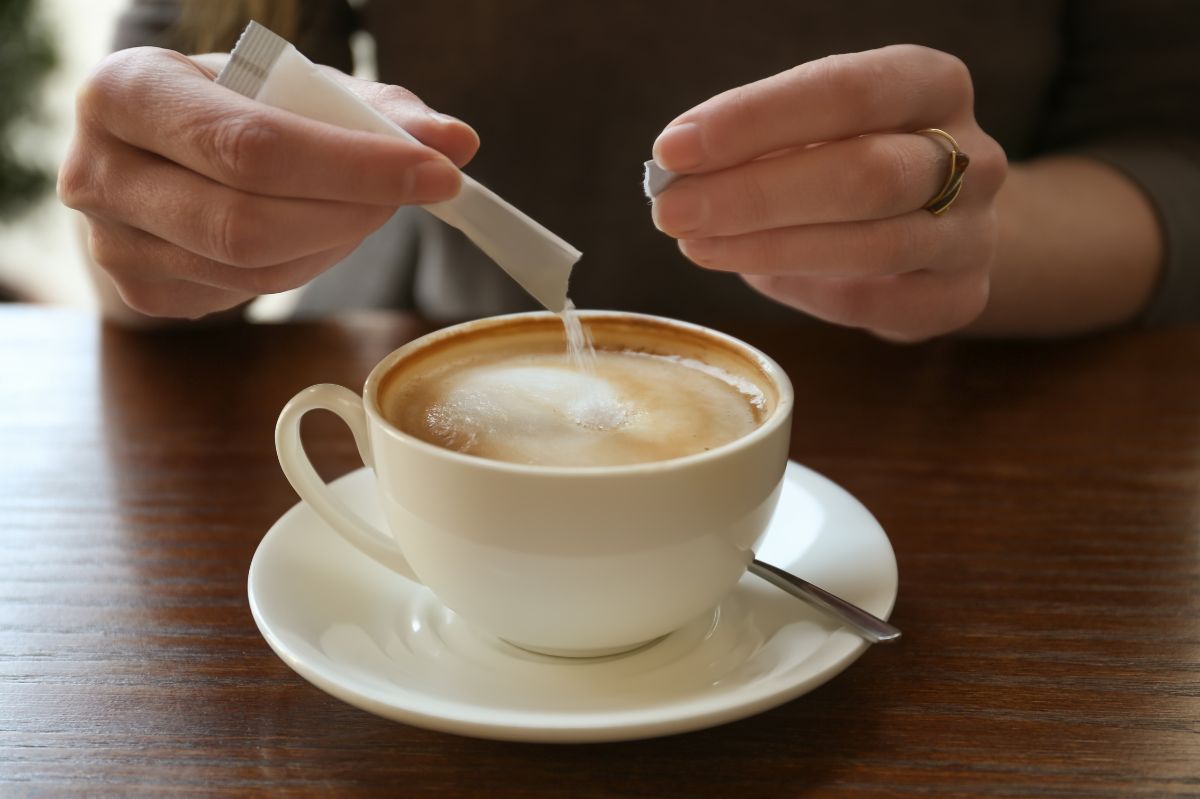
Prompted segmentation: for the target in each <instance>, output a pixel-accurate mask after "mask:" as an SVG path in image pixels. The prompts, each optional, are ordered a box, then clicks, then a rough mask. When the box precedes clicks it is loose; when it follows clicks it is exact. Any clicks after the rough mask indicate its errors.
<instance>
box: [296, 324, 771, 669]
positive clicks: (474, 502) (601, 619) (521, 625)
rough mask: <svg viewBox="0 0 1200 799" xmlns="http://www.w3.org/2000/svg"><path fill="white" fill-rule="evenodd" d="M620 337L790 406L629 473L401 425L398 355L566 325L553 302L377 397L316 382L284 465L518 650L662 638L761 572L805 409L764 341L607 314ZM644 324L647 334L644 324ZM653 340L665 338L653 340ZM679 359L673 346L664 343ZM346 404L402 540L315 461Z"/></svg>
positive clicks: (385, 555)
mask: <svg viewBox="0 0 1200 799" xmlns="http://www.w3.org/2000/svg"><path fill="white" fill-rule="evenodd" d="M581 316H582V318H583V320H584V323H585V324H586V325H588V326H589V327H590V328H591V329H592V334H593V336H595V337H597V339H598V341H597V344H598V346H601V347H603V346H604V345H605V341H604V335H605V334H604V331H605V330H606V329H608V328H606V326H609V327H611V328H612V330H614V331H617V330H618V329H619V330H620V331H621V332H620V333H619V334H618V333H617V332H614V333H613V334H612V335H613V336H617V337H624V338H629V337H630V336H632V337H633V338H635V339H636V338H637V337H638V335H639V333H638V331H639V328H644V329H645V331H646V332H647V340H649V339H654V338H656V337H657V339H661V338H662V337H663V335H668V334H669V336H677V337H678V338H679V340H680V341H686V343H687V344H688V346H689V347H690V348H691V349H692V351H695V349H696V347H700V348H701V349H710V350H711V351H712V352H714V353H719V354H720V356H721V357H722V358H725V359H729V358H731V357H733V358H737V359H741V361H744V363H745V364H746V365H747V366H748V368H749V369H750V370H752V371H753V373H754V375H755V380H756V381H757V383H758V384H759V385H760V386H761V388H762V389H763V390H764V391H765V392H766V393H767V394H768V395H769V396H770V397H771V398H772V402H771V403H770V409H769V411H768V412H767V415H766V416H765V418H764V419H763V420H762V422H761V423H760V424H759V425H758V427H756V428H755V429H754V430H753V431H751V432H750V433H748V434H747V435H745V436H743V437H741V438H739V439H737V440H734V441H732V442H730V443H727V444H724V445H721V446H718V447H716V448H714V449H712V450H709V451H706V452H701V453H698V454H694V455H687V456H684V457H679V458H674V459H671V460H662V461H651V462H645V463H637V464H632V465H627V466H595V467H579V466H544V465H533V466H531V465H524V464H517V463H510V462H505V461H499V460H490V459H486V458H481V457H476V456H474V455H468V454H463V453H460V452H455V451H452V450H449V449H443V448H441V447H438V446H435V445H433V444H430V443H427V442H425V441H422V440H420V439H418V438H416V437H415V436H412V435H409V434H407V433H405V432H403V431H401V430H399V429H398V428H397V427H395V426H394V425H392V424H390V423H389V422H388V421H387V420H386V419H384V417H383V414H382V412H381V410H380V405H379V390H380V384H381V381H382V380H383V378H384V376H385V375H387V374H388V373H389V371H391V370H392V369H394V368H395V367H396V366H397V364H400V363H402V362H404V361H405V360H406V359H410V358H412V357H413V356H414V355H416V354H417V353H422V352H426V351H428V350H429V348H430V347H433V346H437V347H445V346H446V345H447V342H450V343H453V340H454V339H456V338H460V337H463V336H464V335H465V334H470V335H473V336H478V335H480V334H484V335H488V336H495V335H504V331H505V329H506V328H509V329H512V326H514V325H526V326H528V325H529V324H534V323H536V324H544V325H547V326H559V328H560V329H561V322H560V321H559V319H558V317H556V316H554V315H552V314H548V313H544V312H538V313H533V314H514V315H510V316H499V317H491V318H487V319H480V320H476V321H473V322H467V323H465V324H461V325H456V326H454V327H450V328H446V329H444V330H439V331H437V332H434V333H431V334H429V335H427V336H424V337H422V338H419V339H416V340H414V341H412V342H409V343H408V344H405V345H404V346H402V347H400V348H399V349H397V350H396V351H394V352H393V353H391V354H390V355H388V356H387V357H386V358H384V359H383V360H382V361H381V362H380V363H379V364H378V365H377V366H376V367H375V368H374V369H373V370H372V371H371V374H370V376H369V377H368V378H367V382H366V386H365V387H364V389H363V395H362V396H361V397H360V396H359V395H357V394H355V393H354V392H352V391H350V390H348V389H346V388H343V387H341V386H335V385H329V384H324V385H317V386H312V387H310V388H307V389H304V390H303V391H301V392H300V393H298V394H297V395H296V396H295V397H293V398H292V400H291V401H290V402H288V404H287V405H286V406H285V407H284V409H283V411H282V413H281V414H280V417H279V422H278V425H277V427H276V434H275V441H276V448H277V450H278V454H279V462H280V464H281V465H282V467H283V471H284V474H285V475H286V476H287V478H288V480H289V481H290V482H291V484H292V486H293V487H294V488H295V489H296V492H297V493H298V494H299V495H300V497H301V498H302V499H304V501H306V502H307V503H308V504H309V505H310V506H311V507H312V508H313V509H314V510H315V511H316V512H317V513H318V514H319V515H320V516H321V517H322V518H323V519H324V520H325V521H326V522H327V523H328V524H329V525H330V527H332V528H333V529H334V530H335V531H337V532H338V533H340V534H341V535H342V536H343V537H344V538H345V539H346V540H347V541H348V542H350V543H351V544H353V545H354V546H355V547H357V548H358V549H359V550H360V551H362V552H363V553H364V554H366V555H368V556H370V557H371V558H373V559H375V560H376V561H378V562H379V563H381V564H383V565H385V566H386V567H388V568H390V569H391V570H393V571H394V572H396V574H397V575H398V577H397V579H401V578H407V579H409V580H414V581H417V582H420V583H423V584H424V585H426V586H428V587H429V588H430V589H431V590H432V591H433V593H434V594H435V595H437V597H438V598H439V599H440V600H441V601H442V602H443V603H444V604H445V605H446V606H447V607H449V608H450V609H451V610H453V611H454V612H455V613H457V614H458V615H459V616H461V617H462V618H463V619H465V620H466V621H468V622H469V623H471V625H472V626H474V627H475V628H477V629H479V630H481V631H483V632H485V633H489V634H492V635H495V636H498V637H500V638H502V639H504V640H506V641H508V642H510V643H513V644H515V645H517V646H520V647H524V648H526V649H531V650H535V651H539V652H545V653H549V654H555V655H566V656H595V655H602V654H609V653H614V652H619V651H623V650H627V649H631V648H634V647H637V646H640V645H642V644H644V643H647V642H650V641H653V640H655V639H657V638H659V637H661V636H663V635H665V634H667V633H669V632H671V631H672V630H674V629H677V628H678V627H680V626H682V625H684V624H685V623H687V622H688V621H690V620H692V619H694V618H695V617H696V616H698V615H700V614H702V613H705V612H708V611H711V609H713V608H714V607H715V606H716V605H717V604H718V603H719V601H720V600H721V598H722V596H724V595H725V594H726V593H727V592H728V591H729V590H730V589H731V588H732V587H733V586H734V585H735V584H736V583H737V581H738V580H739V578H740V577H741V576H742V574H743V573H744V572H745V570H746V568H747V566H748V565H749V563H750V561H751V559H752V558H753V550H754V547H755V546H756V545H757V543H758V541H759V539H760V538H761V537H762V535H763V533H764V532H765V530H766V526H767V522H768V521H769V519H770V517H771V514H772V513H773V512H774V509H775V505H776V502H777V501H778V498H779V492H780V488H781V485H782V480H783V473H784V467H785V466H786V463H787V453H788V443H789V438H790V433H791V415H792V405H793V394H792V386H791V383H790V381H789V380H788V378H787V375H785V374H784V372H783V370H782V369H781V368H780V367H779V365H778V364H776V363H775V362H774V361H773V360H771V359H770V358H768V357H767V356H766V355H764V354H763V353H761V352H760V351H758V350H757V349H755V348H753V347H751V346H749V345H747V344H745V343H743V342H741V341H738V340H737V339H734V338H732V337H730V336H727V335H724V334H722V333H718V332H715V331H712V330H709V329H707V328H703V327H699V326H696V325H692V324H688V323H685V322H679V321H674V320H669V319H662V318H659V317H652V316H643V315H639V314H630V313H621V312H609V311H589V312H583V313H582V314H581ZM631 331H632V332H631ZM650 333H653V335H649V334H650ZM662 354H672V353H662ZM316 409H324V410H329V411H333V412H334V413H336V414H337V415H338V416H339V417H341V419H342V420H343V421H345V423H346V424H347V425H348V426H349V427H350V430H351V431H352V433H353V435H354V440H355V443H356V444H357V446H358V451H359V454H360V455H361V456H362V459H363V462H364V463H365V464H366V465H368V466H370V467H372V468H373V469H374V471H375V475H376V485H377V488H378V491H379V498H380V501H381V505H382V507H383V510H384V515H385V517H386V519H387V522H388V526H389V528H390V532H385V531H382V530H379V529H376V528H375V527H373V526H372V525H370V524H368V523H367V522H365V521H363V519H362V518H361V517H360V516H359V515H358V514H356V513H355V512H354V511H353V510H352V509H350V508H348V507H346V505H345V504H344V503H343V502H341V501H340V500H339V499H338V498H337V497H336V496H335V495H334V494H333V492H331V491H330V490H329V488H328V486H326V485H325V483H324V482H323V481H322V480H321V478H320V477H319V476H318V475H317V473H316V471H315V470H314V469H313V467H312V465H311V464H310V463H309V460H308V458H307V456H306V455H305V453H304V449H303V445H302V444H301V440H300V420H301V417H303V416H304V414H306V413H308V412H309V411H311V410H316Z"/></svg>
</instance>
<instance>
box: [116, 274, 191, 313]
mask: <svg viewBox="0 0 1200 799" xmlns="http://www.w3.org/2000/svg"><path fill="white" fill-rule="evenodd" d="M169 285H170V284H168V283H161V282H152V281H148V280H130V281H123V282H121V283H118V284H117V293H118V294H120V295H121V300H122V301H123V302H124V303H125V304H126V305H128V306H129V307H130V308H132V309H133V310H135V311H137V312H138V313H140V314H143V315H145V316H155V317H178V316H179V314H178V313H177V312H176V311H175V309H174V303H173V302H172V301H171V295H170V293H169V292H168V291H167V290H166V287H167V286H169Z"/></svg>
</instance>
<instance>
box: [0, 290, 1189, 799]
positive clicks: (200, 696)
mask: <svg viewBox="0 0 1200 799" xmlns="http://www.w3.org/2000/svg"><path fill="white" fill-rule="evenodd" d="M423 329H424V328H422V326H421V325H420V324H419V323H416V322H414V321H412V320H406V319H404V318H400V317H391V316H355V317H350V318H346V319H343V320H339V321H337V322H327V323H320V324H297V325H286V326H248V325H242V326H235V327H228V328H220V329H190V330H186V331H157V332H142V333H134V332H126V331H119V330H114V329H108V328H104V327H102V326H101V325H99V324H98V323H97V322H96V321H95V320H94V319H92V318H91V317H89V316H86V315H81V314H75V313H68V312H57V311H49V310H44V309H33V308H26V307H22V306H11V307H5V308H0V341H2V345H0V545H2V546H3V558H2V559H0V796H5V797H8V796H18V797H22V796H48V795H71V796H166V795H196V796H246V795H269V796H301V795H313V796H321V795H336V796H359V795H364V796H366V795H380V796H391V795H402V796H421V795H431V796H458V795H464V796H517V797H523V796H529V797H535V796H536V797H541V796H571V797H592V796H643V797H676V796H681V797H691V796H721V797H724V796H745V797H749V796H798V795H805V796H832V797H859V796H893V797H895V796H931V795H932V796H972V797H982V796H1010V797H1011V796H1029V797H1053V796H1081V797H1082V796H1087V797H1132V796H1167V795H1177V796H1197V795H1200V330H1196V329H1191V330H1176V331H1154V332H1125V333H1114V334H1110V335H1106V336H1102V337H1096V338H1089V339H1082V340H1075V341H1065V342H1043V343H982V342H936V343H932V344H928V345H923V346H918V347H894V346H890V345H886V344H882V343H878V342H875V341H873V340H871V339H869V338H867V337H865V336H862V335H860V334H856V333H852V332H846V331H838V330H832V329H827V328H813V329H805V330H784V329H772V328H768V327H763V328H744V329H731V330H730V331H729V332H731V333H734V334H735V335H741V336H743V337H745V338H747V339H748V340H750V341H751V342H752V343H755V344H757V345H759V346H761V347H763V348H764V349H766V350H767V351H768V352H769V353H771V354H772V355H773V356H775V357H776V358H777V359H778V360H779V361H780V362H781V363H782V364H783V365H784V367H785V368H786V369H787V370H788V372H789V373H790V374H791V375H792V377H793V379H794V381H795V384H796V389H797V397H798V413H797V419H796V424H795V430H794V436H793V441H794V444H793V457H795V458H797V459H798V460H800V461H802V462H804V463H806V464H808V465H810V466H812V467H813V468H815V469H817V470H818V471H820V472H823V473H825V474H827V475H828V476H830V477H831V478H833V479H834V480H836V481H837V482H839V483H841V484H842V485H843V486H845V487H846V488H847V489H849V490H850V491H851V492H853V493H854V494H856V495H857V496H858V497H859V498H861V499H862V500H863V501H864V502H865V504H866V505H867V506H868V507H869V508H871V509H872V511H874V513H875V514H876V515H877V516H878V517H879V519H880V520H881V521H882V523H883V525H884V527H885V528H886V529H887V530H888V533H889V535H890V537H891V539H892V542H893V546H894V547H895V549H896V553H897V557H898V560H899V564H900V575H901V586H900V597H899V602H898V605H897V608H896V612H895V615H894V617H893V618H894V620H895V621H896V622H897V624H899V626H900V627H901V628H902V629H903V630H904V631H905V638H904V641H903V642H902V643H900V644H898V645H896V646H893V647H888V648H876V649H873V650H871V651H869V652H868V653H867V654H866V655H865V656H864V657H863V658H862V659H861V660H860V661H858V663H856V664H855V665H854V666H853V667H852V668H851V669H849V670H848V671H846V672H845V673H844V674H842V675H841V676H839V677H838V678H837V679H835V680H833V681H832V682H830V683H829V684H827V685H826V686H824V687H822V688H820V689H818V690H817V691H815V692H813V693H811V694H809V695H807V696H804V697H801V698H800V699H798V700H796V701H793V702H791V703H790V704H788V705H785V706H783V707H780V708H777V709H775V710H773V711H770V712H768V713H765V714H763V715H761V716H758V717H755V718H752V719H748V720H745V721H741V722H738V723H735V724H730V725H727V726H724V727H719V728H716V729H711V730H706V731H702V732H697V733H692V734H688V735H681V736H675V737H670V738H664V739H659V740H652V741H640V742H629V743H621V744H606V745H587V746H532V745H519V744H505V743H496V742H490V741H481V740H473V739H468V738H461V737H456V736H452V735H445V734H440V733H434V732H427V731H424V730H420V729H415V728H411V727H407V726H404V725H401V724H396V723H393V722H388V721H384V720H382V719H379V718H376V717H374V716H371V715H369V714H367V713H364V712H362V711H359V710H357V709H355V708H352V707H350V706H348V705H345V704H343V703H341V702H339V701H337V700H335V699H333V698H331V697H329V696H327V695H326V694H324V693H322V692H320V691H318V690H317V689H316V688H313V687H312V686H310V685H308V684H307V683H306V682H304V681H303V680H302V679H301V678H299V677H298V676H296V675H295V674H294V673H293V672H292V671H291V670H290V669H288V668H287V666H285V665H284V664H283V663H282V662H281V661H280V660H278V659H277V658H276V657H275V655H274V654H273V653H272V652H271V651H270V649H269V648H268V647H267V645H266V644H265V643H264V642H263V640H262V639H261V638H260V636H259V635H258V632H257V630H256V629H255V626H254V623H253V621H252V619H251V617H250V613H249V610H248V607H247V600H246V591H245V580H246V572H247V568H248V566H249V562H250V558H251V556H252V554H253V552H254V549H255V547H256V545H257V543H258V540H259V538H260V537H261V536H262V534H263V532H264V531H265V530H266V529H267V528H268V527H269V526H270V524H271V523H272V522H273V521H274V520H275V519H276V518H277V517H278V516H279V514H280V513H282V512H283V511H284V510H285V509H286V508H287V507H289V506H290V505H291V504H292V503H293V502H294V501H295V498H294V495H293V493H292V491H291V489H290V488H289V487H288V485H287V484H286V482H285V481H284V479H283V477H282V476H281V474H280V473H279V469H278V467H277V465H276V462H275V456H274V451H273V444H272V428H273V424H274V419H275V416H276V414H277V412H278V410H279V408H280V407H281V406H282V405H283V403H284V402H285V401H286V400H287V398H288V397H290V396H291V395H292V394H293V393H294V392H295V391H296V390H297V389H299V388H302V387H304V386H306V385H309V384H311V383H316V382H325V381H329V382H341V383H344V384H346V385H351V386H356V387H357V386H359V385H361V382H362V380H363V379H364V377H365V376H366V373H367V371H368V370H369V368H370V366H371V365H372V364H373V363H374V362H375V361H376V360H377V359H378V358H380V357H381V356H382V355H384V354H385V353H386V352H388V351H389V350H390V349H392V348H393V347H394V346H396V345H397V344H399V343H401V342H403V341H405V340H407V339H408V338H411V337H412V336H414V335H416V334H417V333H419V332H420V331H421V330H423ZM311 421H312V424H311V425H309V423H308V422H306V435H307V436H308V440H309V442H310V444H309V447H310V451H311V452H312V453H313V457H314V460H315V461H316V462H317V463H318V465H319V466H320V467H321V469H322V471H323V473H325V474H326V475H327V476H331V475H334V474H337V473H339V472H343V471H347V470H349V469H351V468H354V467H355V466H357V456H356V454H355V452H354V449H353V445H352V444H351V442H350V440H349V437H348V436H347V435H346V434H345V432H344V431H343V430H342V429H341V428H340V427H339V426H338V425H337V424H336V423H335V422H333V421H332V420H323V419H319V418H318V419H313V420H311Z"/></svg>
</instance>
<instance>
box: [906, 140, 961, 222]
mask: <svg viewBox="0 0 1200 799" xmlns="http://www.w3.org/2000/svg"><path fill="white" fill-rule="evenodd" d="M913 133H917V134H919V135H921V136H940V137H941V138H943V139H945V140H946V141H947V142H949V143H950V169H949V171H948V172H947V173H946V181H945V182H944V183H943V184H942V188H941V189H940V190H939V191H938V193H937V194H935V195H933V197H931V198H930V199H929V202H927V203H925V204H924V205H922V206H921V208H923V209H924V210H926V211H928V212H929V213H931V214H933V215H934V216H940V215H942V214H944V213H946V209H947V208H949V207H950V206H951V205H952V204H953V203H954V201H955V200H957V199H958V193H959V192H960V191H962V183H963V173H964V172H966V171H967V166H968V165H969V164H970V163H971V158H970V156H968V155H967V154H966V153H964V152H963V151H962V150H960V149H959V148H958V142H956V141H955V140H954V137H953V136H951V135H950V134H949V133H947V132H946V131H944V130H942V129H941V128H922V129H921V130H914V131H913Z"/></svg>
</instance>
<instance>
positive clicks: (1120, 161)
mask: <svg viewBox="0 0 1200 799" xmlns="http://www.w3.org/2000/svg"><path fill="white" fill-rule="evenodd" d="M1198 30H1200V5H1197V4H1193V3H1181V2H1177V0H1139V2H1137V3H1132V2H1128V0H1075V2H1073V3H1070V4H1068V7H1067V12H1066V17H1065V19H1064V36H1065V37H1066V42H1065V47H1066V50H1065V59H1064V63H1063V65H1062V69H1061V72H1060V76H1059V81H1058V85H1057V87H1056V91H1055V94H1054V96H1052V97H1051V98H1050V99H1051V102H1050V104H1049V113H1048V117H1047V122H1046V125H1045V128H1044V129H1043V131H1042V136H1041V137H1040V138H1041V142H1040V146H1039V148H1038V149H1039V150H1040V151H1042V152H1052V151H1057V152H1077V153H1080V154H1082V155H1087V156H1090V157H1093V158H1096V159H1098V160H1101V161H1104V162H1105V163H1108V164H1110V165H1111V166H1113V167H1114V168H1116V169H1118V170H1120V171H1121V172H1123V173H1124V174H1125V175H1126V176H1128V177H1129V178H1130V179H1131V180H1133V181H1134V182H1135V183H1136V184H1137V185H1138V186H1139V187H1140V188H1141V189H1142V190H1143V191H1144V192H1145V193H1146V195H1147V196H1148V197H1149V198H1150V200H1151V202H1152V203H1153V206H1154V208H1155V210H1156V212H1157V215H1158V220H1159V224H1160V225H1161V228H1162V232H1163V235H1164V244H1165V249H1164V263H1163V273H1162V279H1161V281H1160V283H1159V286H1158V287H1157V290H1156V292H1155V294H1154V296H1153V298H1152V300H1151V302H1150V305H1149V306H1148V307H1147V308H1146V310H1145V311H1144V313H1143V320H1144V321H1145V322H1147V323H1151V324H1172V323H1180V322H1189V321H1200V224H1198V222H1200V36H1197V35H1196V32H1197V31H1198Z"/></svg>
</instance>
